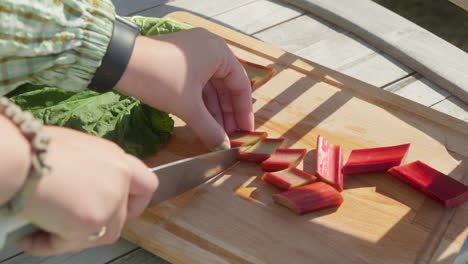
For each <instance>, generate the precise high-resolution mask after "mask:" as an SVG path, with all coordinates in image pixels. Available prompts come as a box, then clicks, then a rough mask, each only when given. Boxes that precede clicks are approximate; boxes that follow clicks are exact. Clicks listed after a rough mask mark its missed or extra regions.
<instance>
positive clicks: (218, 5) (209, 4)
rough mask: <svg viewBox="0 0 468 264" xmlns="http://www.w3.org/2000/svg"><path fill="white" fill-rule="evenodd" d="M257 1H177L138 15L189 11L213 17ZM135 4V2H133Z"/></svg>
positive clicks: (158, 14) (161, 15) (162, 14)
mask: <svg viewBox="0 0 468 264" xmlns="http://www.w3.org/2000/svg"><path fill="white" fill-rule="evenodd" d="M255 1H257V0H236V1H232V0H216V1H212V0H197V1H193V0H176V1H171V2H168V3H166V4H164V5H160V6H157V7H155V8H151V9H147V10H143V11H141V12H138V13H136V15H140V16H154V17H163V16H165V15H167V14H169V13H172V12H175V11H184V10H185V11H188V12H191V13H194V14H197V15H198V16H201V17H213V16H216V15H219V14H221V13H224V12H226V11H228V10H232V9H235V8H238V7H241V6H243V5H246V4H249V3H252V2H255ZM132 2H133V1H132Z"/></svg>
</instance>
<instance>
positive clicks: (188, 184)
mask: <svg viewBox="0 0 468 264" xmlns="http://www.w3.org/2000/svg"><path fill="white" fill-rule="evenodd" d="M238 154H239V148H232V149H227V150H220V151H215V152H210V153H206V154H202V155H198V156H195V157H190V158H186V159H182V160H179V161H175V162H171V163H168V164H165V165H161V166H158V167H154V168H151V169H149V170H150V171H152V172H154V173H155V174H156V175H157V176H158V179H159V187H158V189H157V190H156V192H154V194H153V197H152V199H151V201H150V203H149V205H148V207H152V206H154V205H156V204H158V203H161V202H164V201H166V200H169V199H171V198H174V197H176V196H178V195H179V194H182V193H184V192H186V191H188V190H190V189H192V188H194V187H196V186H198V185H200V184H202V183H204V182H206V181H207V180H209V179H211V178H213V177H215V176H217V175H219V174H221V173H222V172H224V171H225V170H227V169H229V168H230V167H232V166H233V165H234V164H236V162H237V156H238ZM0 225H1V226H0V251H1V249H2V248H3V246H4V245H5V243H11V242H15V241H18V240H19V239H21V238H23V237H26V236H28V235H31V234H34V233H36V232H39V231H41V229H40V228H39V227H37V226H36V225H34V224H31V223H29V222H27V221H25V220H23V219H18V218H15V217H0Z"/></svg>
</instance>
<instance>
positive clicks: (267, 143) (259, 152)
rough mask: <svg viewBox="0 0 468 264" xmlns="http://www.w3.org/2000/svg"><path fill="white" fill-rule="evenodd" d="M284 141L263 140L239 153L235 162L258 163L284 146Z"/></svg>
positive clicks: (282, 139) (277, 139)
mask: <svg viewBox="0 0 468 264" xmlns="http://www.w3.org/2000/svg"><path fill="white" fill-rule="evenodd" d="M284 141H285V140H284V138H264V139H262V140H260V141H259V142H257V143H256V144H255V145H253V146H251V147H250V148H247V149H245V150H243V151H241V152H240V153H239V156H238V157H237V160H239V161H250V162H258V163H260V162H262V161H264V160H266V159H268V158H269V157H270V156H271V154H273V153H274V152H275V150H276V149H277V148H280V147H281V145H283V144H284Z"/></svg>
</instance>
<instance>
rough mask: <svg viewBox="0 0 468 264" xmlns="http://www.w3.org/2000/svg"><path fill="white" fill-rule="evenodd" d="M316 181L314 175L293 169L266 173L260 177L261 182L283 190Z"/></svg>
mask: <svg viewBox="0 0 468 264" xmlns="http://www.w3.org/2000/svg"><path fill="white" fill-rule="evenodd" d="M316 179H317V177H315V176H314V175H312V174H309V173H307V172H305V171H303V170H300V169H298V168H294V167H291V168H289V169H286V170H282V171H276V172H266V173H265V174H263V176H262V181H264V182H266V183H269V184H271V185H273V186H275V187H278V188H280V189H283V190H288V189H292V188H296V187H299V186H302V185H305V184H308V183H310V182H313V181H315V180H316Z"/></svg>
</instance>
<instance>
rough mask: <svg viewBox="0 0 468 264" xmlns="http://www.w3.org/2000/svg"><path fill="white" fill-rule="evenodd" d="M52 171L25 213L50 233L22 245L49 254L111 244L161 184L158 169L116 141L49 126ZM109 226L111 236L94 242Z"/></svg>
mask: <svg viewBox="0 0 468 264" xmlns="http://www.w3.org/2000/svg"><path fill="white" fill-rule="evenodd" d="M44 129H45V131H46V132H47V133H48V134H49V135H50V136H51V138H52V141H51V143H50V147H49V153H48V156H47V157H48V158H47V160H48V163H49V164H50V166H51V168H52V171H51V173H50V174H48V175H44V177H43V178H42V179H41V180H40V181H39V183H38V185H37V187H36V189H35V191H34V192H33V194H32V195H31V196H30V199H29V200H28V202H27V206H26V208H25V210H24V211H23V212H22V213H21V217H24V218H26V219H27V220H29V221H31V222H33V223H34V224H36V225H38V226H39V227H41V228H42V229H43V230H44V231H46V232H41V233H38V234H35V235H32V236H30V237H27V238H25V239H23V240H21V241H20V242H19V245H20V247H21V248H22V249H23V250H25V251H26V252H27V253H29V254H31V255H38V256H49V255H59V254H63V253H66V252H74V251H80V250H82V249H85V248H90V247H95V246H99V245H105V244H111V243H114V242H115V241H117V240H118V239H119V237H120V233H121V230H122V228H123V225H124V223H125V221H126V220H127V219H129V218H132V217H136V216H138V215H139V214H141V213H142V212H143V210H144V209H145V208H146V206H147V204H148V202H149V200H150V199H151V197H152V194H153V192H154V191H155V190H156V188H157V186H158V180H157V177H156V176H155V174H154V173H151V172H149V170H148V168H147V167H146V166H145V165H144V164H143V163H142V162H141V161H140V160H138V159H137V158H135V157H133V156H131V155H128V154H126V153H125V152H124V151H123V150H122V149H121V148H119V147H118V146H117V145H115V144H114V143H112V142H110V141H107V140H105V139H101V138H98V137H94V136H91V135H87V134H84V133H81V132H78V131H74V130H71V129H67V128H60V127H50V126H49V127H45V128H44ZM104 226H105V227H106V229H107V232H106V234H105V235H104V236H103V237H101V238H99V239H97V240H95V241H89V239H88V237H89V236H90V235H93V234H96V233H99V231H100V230H101V229H102V228H103V227H104Z"/></svg>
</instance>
